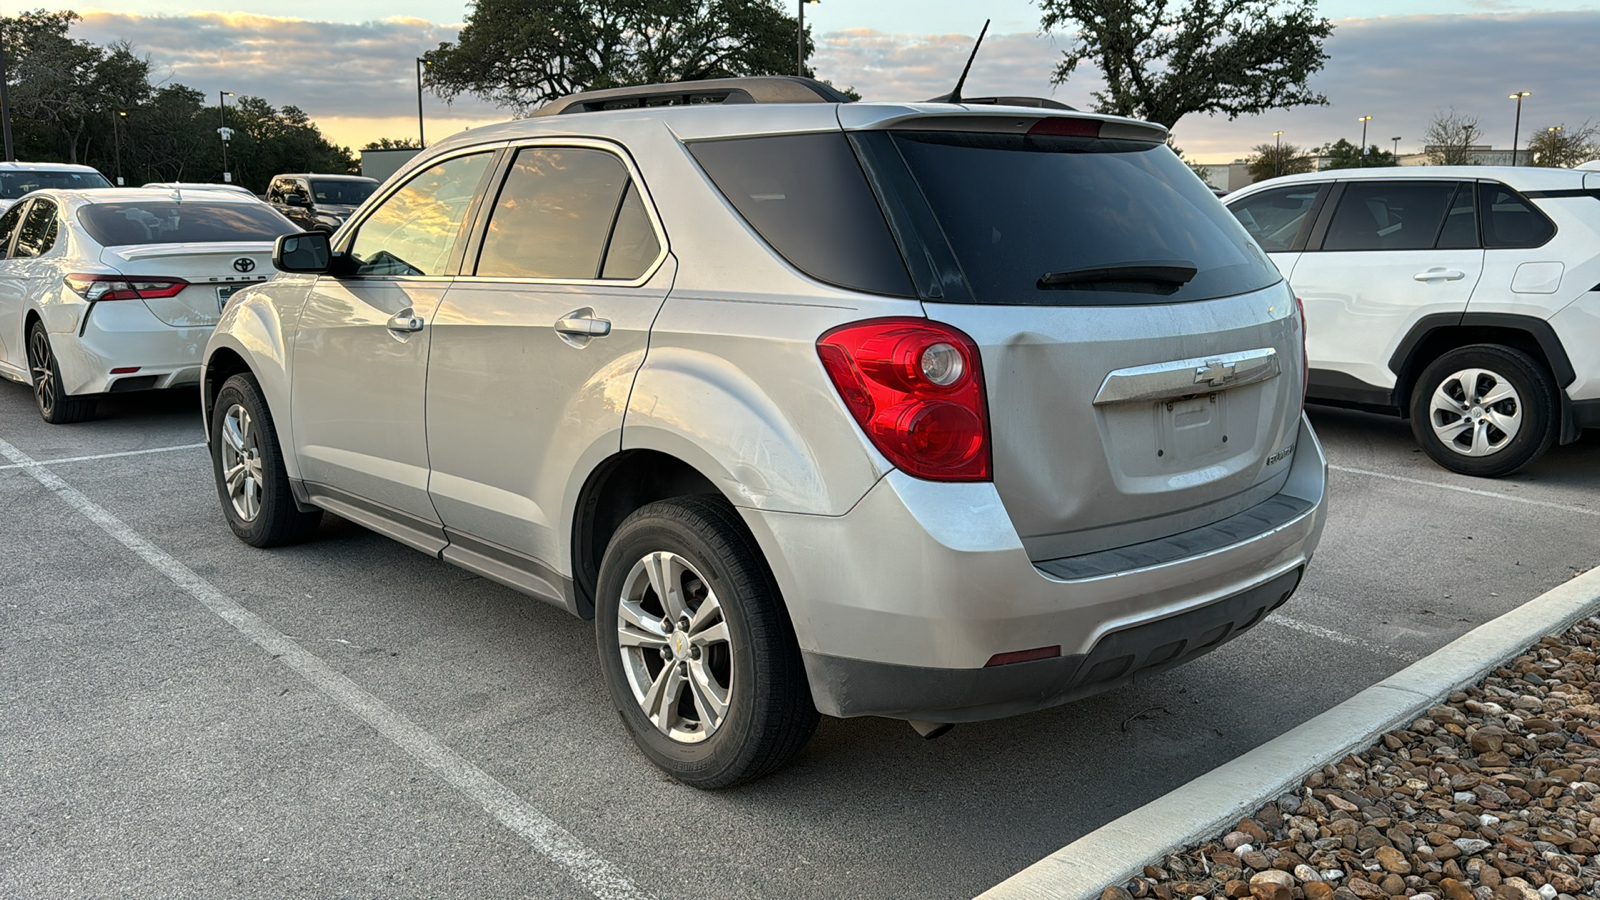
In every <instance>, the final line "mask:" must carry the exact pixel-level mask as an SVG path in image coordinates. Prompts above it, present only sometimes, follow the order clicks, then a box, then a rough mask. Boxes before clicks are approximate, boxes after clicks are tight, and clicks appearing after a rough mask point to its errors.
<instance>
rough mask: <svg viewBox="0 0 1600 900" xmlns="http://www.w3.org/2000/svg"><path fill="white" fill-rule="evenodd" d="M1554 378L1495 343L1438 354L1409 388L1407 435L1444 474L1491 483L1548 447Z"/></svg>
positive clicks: (1554, 425) (1555, 423)
mask: <svg viewBox="0 0 1600 900" xmlns="http://www.w3.org/2000/svg"><path fill="white" fill-rule="evenodd" d="M1558 390H1559V389H1558V388H1557V387H1556V384H1555V379H1554V378H1552V377H1551V376H1550V373H1549V372H1548V371H1546V370H1545V367H1544V366H1543V365H1542V364H1540V363H1539V361H1538V360H1536V359H1534V358H1533V357H1531V356H1529V355H1528V354H1526V353H1523V352H1522V351H1521V350H1515V349H1512V348H1510V347H1506V346H1502V345H1500V344H1473V345H1470V346H1467V347H1461V348H1458V349H1456V350H1451V351H1450V352H1448V353H1446V354H1444V355H1443V356H1440V357H1439V358H1438V359H1436V360H1434V361H1433V362H1432V363H1430V364H1429V365H1428V367H1427V368H1426V369H1424V370H1423V371H1422V376H1421V377H1420V378H1418V379H1417V383H1416V386H1415V387H1414V388H1413V389H1412V391H1411V433H1412V434H1414V435H1415V436H1416V438H1417V443H1419V444H1421V445H1422V449H1423V450H1424V451H1425V452H1426V453H1427V454H1428V455H1429V456H1430V457H1432V458H1433V461H1434V462H1436V463H1438V464H1439V465H1441V466H1444V467H1445V468H1446V469H1449V470H1451V471H1452V472H1460V473H1461V474H1463V475H1475V476H1478V477H1480V478H1499V477H1501V476H1504V475H1510V474H1511V473H1513V472H1515V471H1517V470H1518V469H1521V468H1522V467H1523V466H1526V465H1528V464H1529V463H1531V462H1533V461H1534V460H1536V459H1538V458H1539V457H1540V456H1541V455H1543V454H1544V452H1545V451H1546V450H1548V449H1550V445H1551V444H1554V443H1555V440H1556V437H1557V432H1558V430H1559V429H1560V409H1561V407H1560V404H1559V402H1558V394H1557V391H1558Z"/></svg>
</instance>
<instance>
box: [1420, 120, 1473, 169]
mask: <svg viewBox="0 0 1600 900" xmlns="http://www.w3.org/2000/svg"><path fill="white" fill-rule="evenodd" d="M1482 139H1483V131H1482V130H1480V129H1479V128H1478V117H1477V116H1469V115H1466V114H1465V113H1458V112H1456V111H1455V109H1454V108H1451V110H1450V111H1449V112H1445V111H1443V110H1440V111H1439V112H1437V113H1434V116H1433V121H1432V122H1430V123H1428V133H1427V135H1426V136H1425V137H1424V138H1423V139H1422V143H1423V147H1424V149H1425V152H1426V153H1427V154H1428V163H1429V164H1430V165H1435V166H1474V165H1477V164H1478V160H1477V158H1476V157H1474V156H1473V153H1472V151H1473V150H1474V149H1475V148H1477V147H1480V146H1482V144H1481V141H1482Z"/></svg>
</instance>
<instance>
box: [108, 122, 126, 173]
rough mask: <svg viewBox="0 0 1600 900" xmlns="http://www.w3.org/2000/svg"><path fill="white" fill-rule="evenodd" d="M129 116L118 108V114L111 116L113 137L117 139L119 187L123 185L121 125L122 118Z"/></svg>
mask: <svg viewBox="0 0 1600 900" xmlns="http://www.w3.org/2000/svg"><path fill="white" fill-rule="evenodd" d="M127 117H128V114H127V113H125V112H123V111H122V110H120V109H119V110H117V114H116V115H114V116H112V117H111V137H112V139H113V140H114V141H116V151H115V152H116V154H117V187H122V128H121V127H120V125H121V122H122V120H123V119H126V118H127Z"/></svg>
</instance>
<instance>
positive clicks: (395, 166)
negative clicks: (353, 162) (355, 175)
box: [361, 149, 422, 181]
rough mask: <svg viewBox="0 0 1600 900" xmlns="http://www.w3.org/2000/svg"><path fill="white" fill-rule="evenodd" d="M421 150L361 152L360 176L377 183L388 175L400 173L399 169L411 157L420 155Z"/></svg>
mask: <svg viewBox="0 0 1600 900" xmlns="http://www.w3.org/2000/svg"><path fill="white" fill-rule="evenodd" d="M421 152H422V151H421V150H411V149H406V150H363V151H361V174H362V175H365V176H367V177H368V178H376V179H378V180H379V181H383V180H385V179H387V178H388V177H389V176H390V175H393V174H394V173H395V172H398V171H400V167H401V166H403V165H405V164H406V163H408V162H410V161H411V157H413V156H416V155H417V154H418V153H421Z"/></svg>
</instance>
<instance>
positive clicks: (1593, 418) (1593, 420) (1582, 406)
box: [1572, 400, 1600, 428]
mask: <svg viewBox="0 0 1600 900" xmlns="http://www.w3.org/2000/svg"><path fill="white" fill-rule="evenodd" d="M1572 424H1573V425H1574V426H1576V427H1578V428H1600V400H1574V401H1572Z"/></svg>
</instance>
